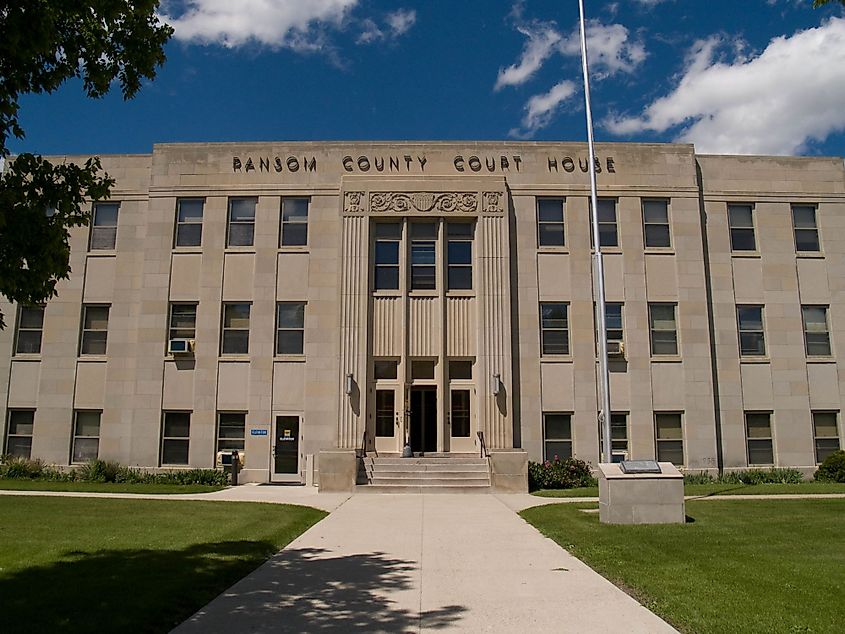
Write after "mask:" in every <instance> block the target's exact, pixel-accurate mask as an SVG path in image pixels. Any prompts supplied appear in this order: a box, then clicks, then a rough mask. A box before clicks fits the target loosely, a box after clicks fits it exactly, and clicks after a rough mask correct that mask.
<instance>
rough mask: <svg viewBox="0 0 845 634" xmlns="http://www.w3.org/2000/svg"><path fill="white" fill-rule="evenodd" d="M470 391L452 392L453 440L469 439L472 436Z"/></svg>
mask: <svg viewBox="0 0 845 634" xmlns="http://www.w3.org/2000/svg"><path fill="white" fill-rule="evenodd" d="M469 408H470V402H469V390H452V409H451V413H450V416H451V418H450V421H451V423H452V438H469V434H470V419H471V413H470V409H469Z"/></svg>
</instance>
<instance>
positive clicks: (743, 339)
mask: <svg viewBox="0 0 845 634" xmlns="http://www.w3.org/2000/svg"><path fill="white" fill-rule="evenodd" d="M736 318H737V323H738V324H739V326H738V327H739V354H740V356H743V357H764V356H766V336H765V331H764V330H763V307H762V306H737V307H736Z"/></svg>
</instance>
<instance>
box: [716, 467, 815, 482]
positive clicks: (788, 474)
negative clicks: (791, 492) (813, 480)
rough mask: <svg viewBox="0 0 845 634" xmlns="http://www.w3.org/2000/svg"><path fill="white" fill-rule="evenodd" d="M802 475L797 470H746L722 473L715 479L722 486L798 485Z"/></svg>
mask: <svg viewBox="0 0 845 634" xmlns="http://www.w3.org/2000/svg"><path fill="white" fill-rule="evenodd" d="M803 481H804V474H803V473H801V472H800V471H798V469H748V470H746V471H731V472H729V473H723V474H722V475H721V476H719V478H718V479H717V482H719V483H722V484H800V483H801V482H803Z"/></svg>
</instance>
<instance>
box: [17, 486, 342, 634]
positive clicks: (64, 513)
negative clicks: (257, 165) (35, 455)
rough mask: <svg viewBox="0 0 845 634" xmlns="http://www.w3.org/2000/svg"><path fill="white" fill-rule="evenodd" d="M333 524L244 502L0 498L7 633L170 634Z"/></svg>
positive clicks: (299, 510)
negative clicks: (301, 538)
mask: <svg viewBox="0 0 845 634" xmlns="http://www.w3.org/2000/svg"><path fill="white" fill-rule="evenodd" d="M325 515H326V514H325V513H324V512H322V511H318V510H316V509H312V508H307V507H301V506H291V505H280V504H251V503H239V502H232V503H226V502H180V501H176V500H169V501H168V500H117V499H101V498H100V499H92V498H88V499H80V498H73V499H70V498H45V497H20V496H14V497H11V496H8V497H0V517H2V522H1V523H0V597H2V598H3V599H2V603H3V628H2V629H3V631H4V632H10V633H11V632H100V631H109V632H120V631H124V632H166V631H169V630H170V629H171V628H172V627H174V626H175V625H177V624H178V623H180V622H181V621H183V620H184V619H186V618H188V617H189V616H190V615H191V614H193V613H194V612H195V611H196V610H198V609H199V608H200V607H202V606H203V605H205V604H206V603H207V602H208V601H210V600H211V599H213V598H214V597H215V596H217V595H218V594H220V593H221V592H222V591H223V590H225V589H226V588H228V587H229V586H230V585H232V584H233V583H234V582H235V581H237V580H238V579H240V578H242V577H243V576H245V575H246V574H248V573H249V572H251V571H252V570H254V569H255V568H256V567H258V566H259V565H260V564H261V563H262V562H263V561H265V560H266V559H267V558H268V557H270V556H271V555H272V554H274V553H275V552H277V551H279V550H280V549H281V548H282V547H284V546H285V545H287V544H288V543H290V542H291V541H292V540H293V539H294V538H296V537H297V536H298V535H300V534H301V533H303V532H304V531H305V530H307V529H308V528H309V527H310V526H312V525H313V524H315V523H316V522H318V521H319V520H320V519H322V518H323V517H324V516H325Z"/></svg>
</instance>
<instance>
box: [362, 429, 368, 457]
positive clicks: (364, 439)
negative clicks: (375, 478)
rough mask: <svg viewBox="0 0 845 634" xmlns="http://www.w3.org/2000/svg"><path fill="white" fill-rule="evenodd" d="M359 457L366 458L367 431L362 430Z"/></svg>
mask: <svg viewBox="0 0 845 634" xmlns="http://www.w3.org/2000/svg"><path fill="white" fill-rule="evenodd" d="M361 457H362V458H366V457H367V430H366V429H365V430H364V437H363V438H362V439H361Z"/></svg>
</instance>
